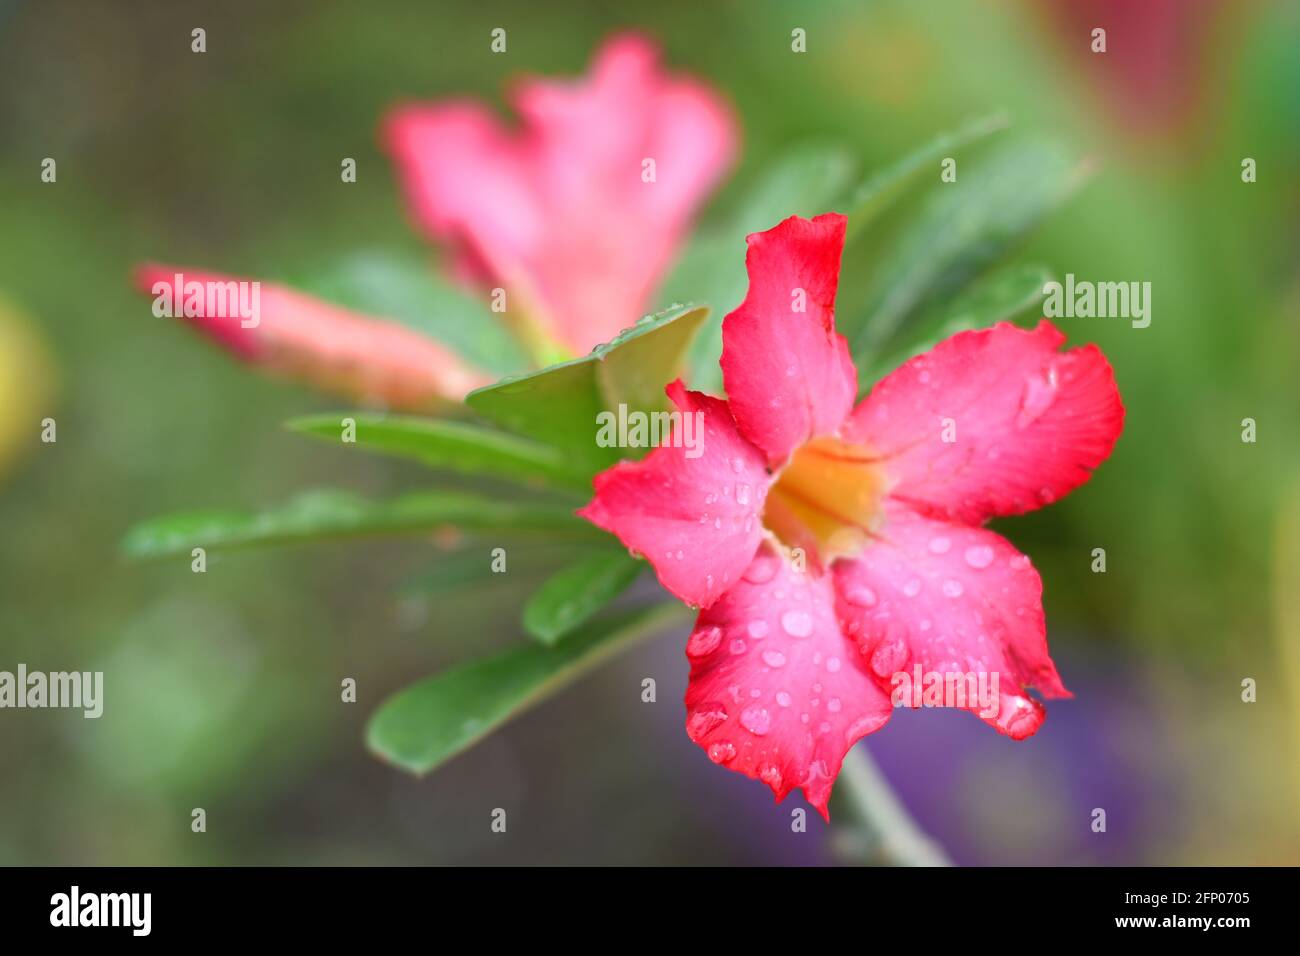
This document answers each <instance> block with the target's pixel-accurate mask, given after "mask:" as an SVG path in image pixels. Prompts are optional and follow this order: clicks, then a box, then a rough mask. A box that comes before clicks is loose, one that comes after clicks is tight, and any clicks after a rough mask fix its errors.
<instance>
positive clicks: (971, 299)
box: [860, 265, 1052, 389]
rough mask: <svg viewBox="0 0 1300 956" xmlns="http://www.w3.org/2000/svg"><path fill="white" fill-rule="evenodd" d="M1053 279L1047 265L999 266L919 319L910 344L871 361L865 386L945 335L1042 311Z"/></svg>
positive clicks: (985, 326) (865, 375) (862, 377)
mask: <svg viewBox="0 0 1300 956" xmlns="http://www.w3.org/2000/svg"><path fill="white" fill-rule="evenodd" d="M1051 279H1052V273H1051V271H1050V270H1049V269H1048V268H1047V267H1046V266H1041V265H1013V266H1007V267H1006V268H1003V269H998V270H997V271H995V272H991V273H989V274H988V275H986V276H983V277H981V278H980V279H978V280H976V281H975V282H973V283H971V285H970V287H969V288H967V289H966V290H965V291H963V292H962V293H961V294H960V295H958V296H956V297H955V298H953V299H951V300H950V301H948V302H945V303H942V304H941V305H940V306H939V307H938V308H936V309H935V310H934V316H933V317H931V318H928V319H926V320H924V321H921V322H918V323H917V325H918V326H919V329H920V330H919V331H918V333H917V335H916V336H914V337H911V344H910V345H908V346H907V347H905V348H901V349H898V350H896V351H894V352H892V353H890V355H889V356H888V357H887V358H884V359H881V360H879V361H877V362H874V363H872V365H871V367H870V369H869V370H865V367H864V370H865V371H866V374H863V375H861V376H860V384H861V385H862V387H863V388H864V389H867V388H870V386H871V384H872V383H873V382H875V381H877V380H879V379H880V378H882V377H884V376H885V375H887V374H889V373H890V372H892V371H893V370H894V369H896V368H898V366H900V365H902V364H903V363H904V362H906V361H907V360H908V359H910V358H913V357H915V356H917V355H920V354H921V353H922V352H928V351H929V350H930V349H932V348H934V347H935V346H936V345H937V344H939V343H940V342H941V341H943V340H944V339H946V338H948V337H949V336H951V335H956V334H957V333H958V332H965V331H967V330H969V329H984V328H988V327H989V326H991V325H994V324H996V323H998V322H1002V321H1004V320H1010V319H1014V318H1016V317H1018V316H1022V315H1030V314H1031V313H1032V312H1035V311H1040V310H1038V308H1037V307H1038V306H1039V305H1040V304H1041V303H1042V301H1043V299H1044V298H1046V294H1045V293H1044V292H1043V286H1045V285H1046V284H1047V283H1048V282H1050V281H1051Z"/></svg>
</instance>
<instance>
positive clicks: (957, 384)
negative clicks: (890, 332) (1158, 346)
mask: <svg viewBox="0 0 1300 956" xmlns="http://www.w3.org/2000/svg"><path fill="white" fill-rule="evenodd" d="M846 222H847V220H846V219H845V218H844V217H843V216H840V215H834V214H828V215H824V216H818V217H817V218H816V219H813V220H807V219H800V218H797V217H792V218H790V219H787V220H785V221H784V222H782V223H781V224H780V225H778V226H776V227H775V228H773V229H770V230H768V231H767V232H763V233H758V234H755V235H751V236H750V237H749V240H748V242H749V252H748V255H747V256H746V260H745V264H746V268H747V269H748V272H749V292H748V294H747V296H746V297H745V301H744V302H743V303H741V305H740V307H739V308H738V309H736V310H735V311H734V312H732V313H731V314H730V315H728V316H727V318H726V320H725V322H724V323H723V328H722V334H723V352H722V363H721V364H722V373H723V380H724V384H725V387H726V391H727V395H728V399H727V400H723V399H720V398H712V397H710V396H708V395H704V394H701V393H699V392H689V391H687V390H686V389H685V387H684V386H683V385H682V383H681V382H680V381H678V382H674V383H673V384H672V385H670V386H669V387H668V394H669V396H670V397H671V398H672V400H673V402H674V403H675V404H676V405H677V407H678V409H680V411H681V412H682V414H687V413H697V414H699V415H701V416H702V417H703V434H704V441H703V443H702V449H701V448H700V447H699V446H697V447H696V448H695V450H694V451H695V453H696V455H695V457H692V455H691V450H690V449H687V448H684V447H675V445H674V443H673V442H672V441H670V442H669V444H667V445H663V446H661V447H659V448H656V449H655V450H654V451H652V452H651V453H650V454H649V455H648V456H647V457H646V458H644V459H643V460H641V461H637V462H627V461H625V462H620V463H619V464H617V465H615V466H614V467H613V468H610V469H609V470H607V471H605V472H603V473H601V474H599V475H597V476H596V479H595V496H594V497H593V498H592V500H591V502H590V503H589V504H588V505H587V506H586V507H585V508H584V509H583V510H582V511H581V512H580V514H582V515H583V516H584V517H586V518H588V519H589V520H590V521H592V522H593V523H594V524H596V525H598V526H599V527H601V528H604V529H606V530H607V531H611V532H613V533H614V534H615V535H617V536H618V537H619V538H620V539H621V540H622V542H623V544H625V545H626V546H627V547H629V548H631V549H632V550H634V551H636V552H639V553H640V554H643V555H644V556H645V558H646V560H648V561H649V562H650V563H651V564H652V565H653V566H654V568H655V570H656V572H657V573H658V575H659V580H660V582H661V583H662V584H663V585H664V587H665V588H667V589H668V590H669V591H671V592H672V593H673V594H675V595H676V596H677V597H679V598H680V599H681V600H683V601H685V602H687V603H688V604H691V605H695V606H698V607H700V608H701V609H702V610H701V611H700V615H699V619H698V621H697V623H696V628H695V631H694V633H693V634H692V635H691V637H690V640H689V641H688V643H687V645H686V654H687V657H688V659H689V660H690V662H691V678H690V684H689V686H688V688H687V691H686V707H687V714H688V716H687V721H686V729H687V733H688V734H689V735H690V737H691V739H692V740H693V741H695V742H696V743H697V744H699V745H700V747H702V748H703V749H704V750H705V751H706V752H707V754H708V756H709V757H710V758H711V759H712V760H714V761H715V762H717V763H720V764H724V765H725V766H727V767H729V768H731V769H732V770H737V771H739V772H741V773H744V774H747V775H748V776H751V777H755V778H757V779H760V780H762V781H763V782H764V783H766V784H767V785H768V786H769V787H771V789H772V791H773V792H774V793H775V794H776V797H777V799H778V800H779V799H782V798H784V797H785V795H786V794H787V793H788V792H789V791H790V790H792V789H793V788H795V787H801V788H802V789H803V792H804V795H805V797H807V799H808V801H809V803H811V804H812V805H813V806H814V807H816V808H817V809H818V810H819V811H820V812H821V813H822V814H823V815H826V814H827V809H826V804H827V800H828V799H829V796H830V791H831V786H832V784H833V783H834V781H835V778H836V776H837V775H838V773H839V769H840V765H841V762H842V760H843V757H844V754H845V753H846V752H847V751H848V749H849V748H850V747H851V746H852V745H853V744H854V742H855V741H857V740H858V739H859V738H860V737H862V736H864V735H866V734H869V733H871V732H872V731H874V730H876V729H878V728H879V727H881V726H882V725H883V724H884V723H885V722H886V721H887V720H888V719H889V716H890V713H891V711H892V704H891V700H890V696H891V694H890V691H891V689H892V687H893V686H894V678H895V675H897V674H900V673H906V672H908V671H911V670H913V669H914V668H916V667H917V666H919V667H920V669H921V670H922V671H923V672H924V673H928V674H934V673H939V674H949V673H954V672H955V673H958V674H963V675H967V674H969V675H972V676H973V675H979V674H982V675H985V676H986V677H990V678H991V677H992V675H997V677H998V683H997V684H993V683H992V680H989V682H988V683H989V685H991V686H992V687H993V689H995V690H997V694H996V697H993V695H990V697H993V699H991V700H990V702H989V703H990V704H991V706H990V707H989V709H988V711H985V712H981V711H984V706H985V705H984V702H982V701H979V702H977V701H975V700H969V699H967V700H966V701H964V706H965V707H966V709H968V710H971V711H974V712H977V713H979V715H980V716H981V717H982V719H984V720H985V721H986V722H987V723H989V724H991V725H992V726H994V727H995V728H997V730H999V731H1000V732H1001V733H1004V734H1006V735H1008V736H1010V737H1012V738H1014V739H1021V738H1024V737H1027V736H1029V735H1030V734H1032V733H1034V732H1035V731H1036V730H1037V729H1038V727H1039V725H1040V724H1041V723H1042V721H1043V717H1044V709H1043V706H1042V705H1041V704H1040V703H1038V701H1036V700H1033V699H1032V698H1030V697H1029V696H1027V695H1026V694H1025V693H1024V688H1026V687H1035V688H1037V690H1038V691H1039V693H1041V694H1042V695H1043V696H1045V697H1068V696H1069V692H1068V691H1067V690H1066V689H1065V687H1064V685H1063V684H1062V683H1061V679H1060V676H1059V675H1058V674H1057V672H1056V666H1055V665H1054V664H1053V663H1052V659H1051V657H1050V656H1049V654H1048V650H1047V638H1046V625H1045V622H1044V618H1043V608H1042V582H1041V580H1040V579H1039V576H1038V573H1037V572H1036V571H1035V570H1034V568H1033V566H1032V565H1031V564H1030V561H1029V558H1027V557H1026V556H1025V555H1023V554H1020V553H1019V552H1018V551H1017V550H1016V549H1015V548H1014V547H1013V546H1012V545H1011V543H1010V542H1009V541H1007V540H1006V539H1005V538H1003V537H1002V536H1001V535H998V534H995V533H994V532H992V531H988V530H986V529H985V528H983V527H981V526H982V525H983V524H984V522H986V521H987V520H988V519H990V518H993V517H998V516H1002V515H1012V514H1021V513H1023V512H1026V511H1032V510H1034V509H1036V508H1039V507H1041V506H1042V505H1044V504H1047V503H1049V502H1052V501H1055V500H1056V499H1058V498H1060V497H1061V496H1062V495H1065V494H1067V493H1068V492H1070V491H1071V490H1072V489H1074V488H1076V487H1078V486H1079V485H1080V484H1082V483H1083V482H1085V481H1087V480H1088V478H1089V477H1090V475H1091V474H1092V470H1093V469H1094V468H1096V467H1097V466H1098V465H1099V464H1100V463H1101V462H1102V461H1104V460H1105V459H1106V457H1107V456H1108V455H1109V454H1110V451H1111V448H1112V447H1113V445H1114V443H1115V441H1116V439H1117V438H1118V437H1119V434H1120V431H1121V429H1122V427H1123V419H1124V409H1123V406H1122V404H1121V403H1120V397H1119V391H1118V389H1117V388H1116V385H1115V378H1114V374H1113V373H1112V371H1111V368H1110V365H1109V364H1108V363H1107V361H1106V359H1105V357H1104V356H1103V355H1102V354H1101V352H1100V351H1099V350H1098V349H1097V348H1096V347H1095V346H1087V347H1084V348H1076V349H1071V350H1069V351H1066V352H1059V351H1058V348H1059V347H1060V345H1061V343H1062V342H1063V341H1064V338H1065V337H1064V336H1063V335H1062V334H1061V333H1060V332H1059V331H1057V329H1056V328H1055V327H1053V326H1052V325H1051V324H1050V323H1048V322H1047V321H1043V322H1042V323H1040V324H1039V326H1038V328H1037V329H1035V330H1033V331H1026V330H1023V329H1019V328H1016V327H1015V326H1013V325H1011V324H1009V323H1005V322H1003V323H999V324H998V325H996V326H994V327H993V328H990V329H984V330H980V331H974V332H963V333H961V334H959V335H954V336H952V337H951V338H949V339H946V340H944V341H943V342H940V343H939V344H938V345H936V346H935V347H934V348H933V349H931V350H930V351H929V352H927V353H925V354H924V355H920V356H918V357H916V358H914V359H912V360H911V361H909V362H907V363H905V364H904V365H902V366H901V367H900V368H898V369H897V370H895V371H894V372H893V373H891V374H890V375H888V376H886V377H885V378H884V379H882V380H881V381H880V382H879V383H877V384H876V386H875V388H874V389H872V391H871V393H870V394H869V395H868V396H867V397H866V398H865V399H863V400H862V401H861V402H857V403H856V405H855V401H856V398H857V392H858V382H857V372H856V370H855V368H854V366H853V363H852V361H851V359H850V358H849V353H848V348H847V344H846V342H845V340H844V338H843V336H841V335H838V334H837V333H836V332H835V316H834V303H835V293H836V288H837V285H838V281H839V270H840V253H841V250H842V247H843V243H844V231H845V224H846ZM800 305H803V308H802V309H801V308H799V306H800ZM949 422H951V430H950V431H949V425H948V423H949ZM696 434H699V431H698V429H697V431H696ZM701 450H702V454H700V453H699V452H700V451H701ZM796 549H800V550H801V551H802V553H803V555H804V557H805V558H806V565H804V564H802V563H801V562H800V561H799V560H798V559H796V557H795V554H796ZM948 703H949V705H950V706H951V705H952V704H951V702H948ZM900 704H904V705H907V706H914V703H913V702H912V701H908V700H903V701H900Z"/></svg>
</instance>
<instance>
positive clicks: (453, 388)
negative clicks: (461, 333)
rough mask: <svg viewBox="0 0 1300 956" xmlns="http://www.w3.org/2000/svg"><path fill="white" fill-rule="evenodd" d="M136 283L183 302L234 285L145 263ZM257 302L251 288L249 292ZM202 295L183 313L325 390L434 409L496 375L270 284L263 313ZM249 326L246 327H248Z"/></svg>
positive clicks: (250, 358) (251, 355) (397, 330)
mask: <svg viewBox="0 0 1300 956" xmlns="http://www.w3.org/2000/svg"><path fill="white" fill-rule="evenodd" d="M135 281H136V285H137V286H138V287H139V288H140V289H141V290H142V291H145V292H149V293H150V294H152V295H154V296H155V297H157V296H159V295H162V294H166V295H168V296H169V297H170V298H171V301H172V302H173V303H176V304H177V312H178V313H179V307H180V305H182V304H183V303H184V301H185V295H186V293H185V288H186V287H188V286H190V284H191V283H201V284H202V286H203V287H204V288H205V289H206V288H208V287H209V284H227V283H236V282H245V281H248V280H240V279H233V278H231V277H229V276H223V275H218V274H217V273H213V272H203V271H199V270H192V269H181V268H175V267H172V266H162V265H153V264H150V265H145V266H141V267H140V268H139V269H137V270H136V274H135ZM248 296H250V298H249V299H248V301H250V302H251V292H250V293H248ZM202 298H203V301H201V302H200V301H198V297H195V302H194V304H195V306H196V309H195V311H197V313H198V314H197V315H188V316H183V317H184V318H185V319H186V321H189V322H191V323H193V324H194V326H195V327H197V328H199V329H200V330H202V331H203V332H205V333H207V334H208V335H209V336H211V337H212V338H214V339H215V340H216V341H218V342H219V343H221V344H222V345H223V346H225V347H226V348H227V349H229V350H230V351H231V352H233V353H235V355H236V356H238V357H239V358H241V359H243V360H244V361H246V362H250V363H252V364H254V365H259V366H263V367H265V368H267V369H268V370H269V371H272V372H274V373H277V374H280V375H284V376H286V377H289V378H294V379H298V380H302V381H306V382H309V383H311V384H313V385H315V386H317V387H319V388H322V389H324V390H326V391H330V392H337V393H342V394H345V395H347V396H349V397H351V398H354V399H359V400H362V401H372V402H379V403H382V404H384V405H387V406H388V407H390V408H401V409H413V410H415V409H427V408H428V407H429V406H430V405H432V404H435V403H437V402H438V401H460V400H461V399H462V398H464V397H465V395H466V393H468V392H469V391H470V390H471V389H474V388H478V387H479V386H481V385H487V384H489V383H490V382H491V377H490V376H488V375H487V374H486V373H484V372H481V371H479V370H478V369H475V368H473V367H471V366H470V365H468V364H467V363H466V362H464V361H463V360H462V359H460V357H459V356H457V355H456V353H454V352H452V351H451V350H449V349H447V348H445V347H443V346H441V345H439V344H438V343H436V342H433V341H431V340H430V339H427V338H425V337H424V336H423V335H420V334H418V333H416V332H413V331H411V330H410V329H407V328H405V327H404V326H401V325H398V324H397V323H395V322H389V321H386V320H384V319H376V318H371V317H369V316H365V315H360V314H358V313H355V312H351V311H349V310H347V309H343V308H340V307H338V306H335V305H330V304H329V303H328V302H322V301H320V300H319V299H315V298H312V297H311V296H308V295H303V294H302V293H299V292H294V291H293V290H291V289H286V288H284V287H283V286H277V285H273V284H271V283H266V282H259V283H258V314H257V316H256V317H255V319H251V318H245V317H243V316H242V315H241V310H240V308H239V298H238V295H237V294H236V295H235V296H233V297H232V296H229V295H228V296H225V301H224V304H223V303H222V302H220V301H219V300H217V299H215V298H214V299H213V301H211V302H209V301H208V297H207V296H206V295H204V296H203V297H202ZM246 324H247V327H245V325H246Z"/></svg>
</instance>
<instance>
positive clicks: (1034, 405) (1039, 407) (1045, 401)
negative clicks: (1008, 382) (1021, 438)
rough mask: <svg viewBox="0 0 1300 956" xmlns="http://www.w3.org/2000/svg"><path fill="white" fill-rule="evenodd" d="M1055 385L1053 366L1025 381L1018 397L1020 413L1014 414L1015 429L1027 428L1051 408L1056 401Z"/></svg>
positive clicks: (1055, 378) (1054, 369) (1054, 367)
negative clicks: (1023, 388) (1022, 391)
mask: <svg viewBox="0 0 1300 956" xmlns="http://www.w3.org/2000/svg"><path fill="white" fill-rule="evenodd" d="M1057 384H1058V379H1057V375H1056V366H1055V365H1052V366H1050V367H1049V368H1048V369H1047V370H1046V372H1044V373H1041V374H1039V375H1034V376H1031V377H1030V378H1029V379H1027V380H1026V381H1025V390H1024V394H1023V395H1021V397H1020V411H1019V412H1017V413H1016V427H1017V428H1028V427H1029V426H1030V425H1032V424H1033V423H1034V422H1036V421H1038V419H1039V418H1041V417H1042V415H1043V413H1044V412H1046V411H1047V410H1048V409H1049V408H1051V407H1052V403H1053V402H1055V401H1056V391H1057Z"/></svg>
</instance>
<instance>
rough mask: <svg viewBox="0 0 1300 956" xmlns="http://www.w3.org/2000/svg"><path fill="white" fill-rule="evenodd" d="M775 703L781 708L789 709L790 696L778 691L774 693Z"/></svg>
mask: <svg viewBox="0 0 1300 956" xmlns="http://www.w3.org/2000/svg"><path fill="white" fill-rule="evenodd" d="M776 702H777V703H778V704H780V705H781V706H782V707H789V706H790V702H791V698H790V695H789V694H787V693H786V692H785V691H783V690H779V691H777V692H776Z"/></svg>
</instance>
